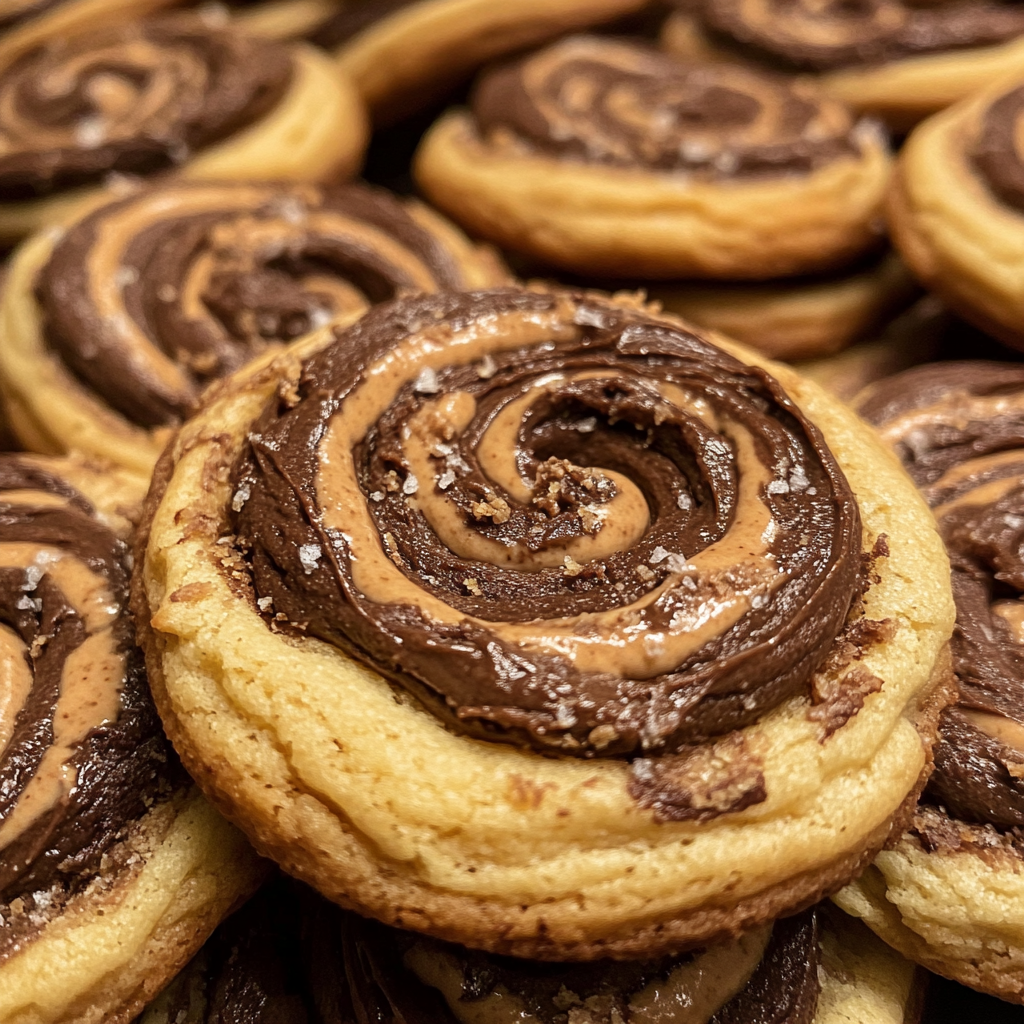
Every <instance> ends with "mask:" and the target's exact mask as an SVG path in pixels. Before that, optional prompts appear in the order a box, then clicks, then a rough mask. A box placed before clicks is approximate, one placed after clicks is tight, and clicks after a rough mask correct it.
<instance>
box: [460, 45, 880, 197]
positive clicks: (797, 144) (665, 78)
mask: <svg viewBox="0 0 1024 1024" xmlns="http://www.w3.org/2000/svg"><path fill="white" fill-rule="evenodd" d="M472 109H473V114H474V117H475V118H476V122H477V126H478V130H479V131H480V133H481V134H482V135H484V136H486V137H487V138H488V139H489V140H490V141H491V142H492V143H494V144H505V145H511V146H520V147H521V146H527V147H530V148H531V149H535V150H540V151H543V152H545V153H551V154H555V155H558V156H563V157H568V158H572V159H575V160H580V161H585V162H595V163H607V164H614V165H619V166H626V167H633V166H636V167H645V168H655V169H659V170H686V171H690V172H693V173H697V174H700V175H702V176H706V177H711V178H726V177H733V176H743V175H754V174H777V173H784V172H787V171H809V170H813V169H815V168H816V167H819V166H821V165H823V164H826V163H829V162H831V161H833V160H835V159H837V158H839V157H841V156H845V155H850V154H858V153H859V152H860V146H859V143H858V131H862V130H864V129H863V128H858V127H857V126H856V125H855V124H854V122H853V119H852V118H851V116H850V114H849V113H848V112H847V111H846V110H845V108H843V107H842V106H840V105H839V104H836V103H833V102H831V101H828V100H824V99H822V98H821V97H819V96H818V95H817V94H816V93H815V92H814V91H813V89H811V88H810V87H808V86H806V85H804V84H802V83H794V82H787V81H784V80H783V79H781V78H774V77H769V76H766V75H763V74H759V73H757V72H754V71H750V70H747V69H745V68H741V67H739V66H735V65H725V64H722V65H702V66H691V65H687V64H684V63H682V62H680V61H679V60H677V59H675V58H673V57H670V56H668V55H666V54H663V53H659V52H658V51H656V50H653V49H651V48H649V47H646V46H641V45H639V44H629V43H621V42H615V41H613V40H608V39H599V38H596V37H581V36H577V37H573V38H570V39H567V40H564V41H563V42H561V43H556V44H555V45H553V46H550V47H548V48H547V49H545V50H542V51H540V52H539V53H537V54H534V55H533V56H530V57H527V58H525V59H521V60H518V61H515V62H513V63H511V64H508V65H506V66H504V67H502V68H499V69H497V70H495V71H493V72H490V73H489V74H487V75H485V76H484V77H483V78H482V79H481V81H480V83H479V84H478V86H477V89H476V92H475V94H474V97H473V101H472Z"/></svg>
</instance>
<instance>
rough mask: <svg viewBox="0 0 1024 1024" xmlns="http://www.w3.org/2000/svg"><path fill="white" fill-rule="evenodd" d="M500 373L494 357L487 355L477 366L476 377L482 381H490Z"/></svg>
mask: <svg viewBox="0 0 1024 1024" xmlns="http://www.w3.org/2000/svg"><path fill="white" fill-rule="evenodd" d="M497 372H498V364H497V363H496V362H495V361H494V357H493V356H491V355H486V356H484V357H483V359H481V360H480V362H479V363H477V364H476V375H477V376H478V377H479V378H480V379H481V380H490V378H491V377H493V376H494V375H495V374H496V373H497Z"/></svg>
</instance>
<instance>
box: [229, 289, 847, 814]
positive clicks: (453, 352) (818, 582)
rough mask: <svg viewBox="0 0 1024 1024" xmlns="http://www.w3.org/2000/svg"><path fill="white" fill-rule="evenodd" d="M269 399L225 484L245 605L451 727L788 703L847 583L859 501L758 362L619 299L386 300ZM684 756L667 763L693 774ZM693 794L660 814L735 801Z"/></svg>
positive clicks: (681, 722) (737, 717) (626, 736)
mask: <svg viewBox="0 0 1024 1024" xmlns="http://www.w3.org/2000/svg"><path fill="white" fill-rule="evenodd" d="M282 394H283V395H284V397H283V398H282V399H280V400H275V401H274V402H273V403H271V405H270V406H268V408H267V409H266V410H265V412H264V413H263V415H262V416H261V417H260V418H259V419H258V420H257V421H256V423H255V424H254V427H253V430H252V433H251V434H250V438H249V441H248V443H247V446H246V448H245V450H244V451H243V454H242V457H241V459H240V462H239V465H238V466H237V468H236V471H235V477H234V479H235V483H234V486H235V493H234V498H233V501H232V508H233V509H234V511H235V513H236V515H235V517H234V528H235V531H236V533H237V535H238V537H239V538H240V541H239V542H240V544H241V545H242V546H243V548H244V549H245V550H246V551H247V557H248V558H249V560H250V562H251V566H252V573H253V578H254V583H255V589H256V593H257V596H258V598H259V601H260V608H261V610H263V611H264V612H265V614H266V615H267V616H268V618H269V619H271V621H274V622H277V623H281V622H284V621H287V622H290V623H292V624H295V625H296V626H297V627H298V628H299V629H300V631H301V632H303V633H304V634H305V635H313V636H317V637H322V638H324V639H326V640H328V641H330V642H331V643H334V644H337V645H338V646H339V647H341V648H342V649H343V650H345V651H346V652H348V653H350V654H351V655H352V656H354V657H356V658H358V659H360V660H363V661H365V662H366V663H368V664H369V665H371V666H372V667H374V668H375V669H377V670H378V671H381V672H383V673H384V674H385V675H386V676H387V677H389V678H390V679H392V680H393V681H394V682H395V683H396V684H397V685H398V686H400V687H402V688H405V689H408V690H409V691H411V692H412V693H414V694H416V695H417V696H418V697H419V698H420V699H421V700H423V701H424V702H425V703H426V704H427V705H428V706H429V707H430V708H431V709H432V710H433V711H434V712H435V713H436V714H438V715H439V716H441V717H442V719H443V720H444V721H446V722H447V723H449V724H450V725H452V726H454V727H455V728H457V729H459V730H461V731H466V732H469V733H470V734H472V735H477V736H481V737H485V738H489V739H497V740H505V741H511V742H516V743H525V744H530V745H532V746H534V747H535V748H538V749H542V750H545V749H548V750H558V751H561V752H564V753H570V754H578V755H585V756H591V755H594V754H599V755H611V754H626V753H632V754H636V753H640V752H642V751H657V752H662V751H666V750H667V751H677V750H680V749H681V748H683V747H685V746H686V745H687V744H692V743H701V742H704V741H706V740H707V739H708V738H710V737H715V736H722V735H724V734H727V733H730V732H731V731H732V730H734V729H737V728H738V727H740V726H743V725H745V724H748V723H750V722H753V721H754V720H756V719H757V718H758V717H759V716H760V715H761V714H763V713H764V712H765V711H766V710H768V709H770V708H772V707H774V706H776V705H777V704H778V703H779V702H780V701H782V700H784V699H785V698H787V697H789V696H792V695H793V694H795V693H800V692H805V691H806V690H807V688H808V682H809V680H810V677H811V675H812V673H813V672H814V670H815V669H816V668H817V667H818V665H819V664H820V662H821V660H822V659H823V658H824V657H825V656H826V654H827V652H828V650H829V645H830V644H831V642H832V640H833V639H834V638H835V637H836V635H837V633H838V632H839V631H840V629H841V628H842V627H843V625H844V622H845V620H846V618H847V614H848V612H849V610H850V606H851V600H852V598H853V596H854V595H855V594H856V593H859V587H860V582H861V575H860V573H861V555H860V551H861V525H860V519H859V514H858V510H857V504H856V501H855V500H854V498H853V496H852V494H851V492H850V488H849V485H848V484H847V482H846V479H845V477H844V476H843V474H842V471H841V470H840V469H839V466H838V465H837V463H836V461H835V459H834V458H833V456H832V454H831V453H830V451H829V450H828V448H827V446H826V444H825V442H824V440H823V438H822V436H821V434H820V432H819V431H818V429H817V428H816V427H815V426H814V425H813V424H811V423H810V422H808V421H807V420H806V419H805V417H804V416H803V414H802V413H801V412H800V410H799V409H798V408H797V407H796V405H795V404H794V403H793V402H792V401H791V400H790V399H789V397H788V396H787V395H786V393H785V392H784V391H783V389H782V388H781V386H780V385H779V384H778V383H777V382H776V381H775V380H774V379H773V378H772V377H771V376H769V374H768V373H766V372H765V371H764V370H761V369H759V368H756V367H748V366H744V365H743V364H741V363H740V362H738V361H737V360H735V359H733V358H732V357H730V356H728V355H727V354H726V353H725V352H723V351H721V350H720V349H718V348H716V347H715V346H713V345H711V344H710V343H708V342H706V341H704V340H702V339H701V338H700V337H698V336H696V335H693V334H690V333H689V332H687V331H686V330H684V329H682V328H681V327H677V326H674V325H671V324H668V323H665V322H660V321H656V320H652V319H649V318H648V317H647V316H646V315H645V314H644V313H642V312H640V311H638V310H636V309H630V308H622V307H616V306H613V305H610V304H608V303H607V302H606V301H603V300H601V299H599V298H592V297H590V296H588V295H586V294H583V293H568V292H566V293H546V292H529V291H518V290H513V289H508V290H496V291H491V292H475V293H469V294H466V295H445V294H442V295H437V296H423V297H419V298H413V299H407V300H403V301H397V302H394V303H391V304H389V305H386V306H381V307H378V308H377V309H375V310H373V311H371V312H370V313H369V314H368V315H367V316H366V317H364V318H363V319H362V320H361V321H360V322H359V323H358V324H356V325H355V326H354V327H352V328H350V329H349V330H347V331H345V332H339V333H338V335H337V340H336V341H335V343H334V344H332V345H330V346H329V347H327V348H326V349H324V350H322V351H321V352H320V353H318V354H316V355H314V356H312V357H311V358H310V359H309V360H308V361H307V362H306V363H305V365H304V367H303V370H302V373H301V377H300V379H299V380H298V381H297V382H296V384H295V387H294V389H293V388H292V387H291V385H289V386H287V387H285V388H283V391H282ZM719 753H721V754H722V756H724V757H725V756H727V755H728V756H727V759H731V760H732V761H733V762H734V767H735V770H736V771H737V772H738V773H739V775H740V776H741V777H742V779H743V780H744V782H743V785H742V786H737V787H736V790H737V792H735V793H734V794H733V795H734V796H735V797H736V799H737V800H738V801H739V804H738V805H737V806H746V805H747V804H748V803H750V802H752V801H754V802H756V800H759V799H764V793H763V785H762V786H761V788H760V790H758V777H759V773H758V771H757V770H756V768H755V767H753V766H752V765H751V763H750V757H749V756H748V755H749V752H748V751H744V750H741V749H739V748H738V747H737V748H736V749H732V748H730V751H724V750H720V751H719ZM691 755H693V752H692V751H689V752H688V753H687V754H686V756H685V757H684V758H683V761H682V762H681V763H680V765H679V769H680V778H682V779H686V778H689V777H690V776H691V775H692V776H693V778H692V779H691V782H694V783H695V784H696V782H698V781H699V780H700V779H703V780H704V784H705V785H706V784H707V778H706V776H707V772H706V771H704V770H703V769H701V768H700V767H699V764H698V763H697V762H700V756H703V755H699V756H698V755H694V756H697V762H693V761H692V759H691ZM634 767H635V768H637V765H636V763H635V764H634ZM706 767H707V766H705V768H706ZM691 769H693V770H692V771H691ZM636 775H637V784H638V785H639V786H640V788H641V789H642V788H643V784H644V782H645V780H649V781H650V782H651V784H652V785H654V786H658V785H660V784H661V783H663V782H664V781H665V780H664V779H662V778H660V777H655V776H656V773H654V774H653V775H652V773H650V772H647V771H645V770H644V769H643V768H642V767H641V768H637V771H636ZM762 783H763V780H762ZM740 790H742V793H740V792H739V791H740ZM691 797H692V799H690V798H687V797H685V796H681V797H680V798H679V801H680V802H679V803H678V804H677V806H676V808H675V812H674V813H677V814H678V816H680V817H701V816H703V815H704V814H705V813H720V812H721V811H723V810H726V809H735V808H729V807H726V806H724V805H723V804H722V803H721V801H722V800H723V799H724V796H723V794H721V793H704V794H703V795H702V796H700V797H697V796H693V794H692V792H691ZM688 800H689V802H688ZM744 800H745V801H746V802H743V801H744ZM670 816H671V815H670Z"/></svg>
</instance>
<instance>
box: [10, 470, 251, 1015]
mask: <svg viewBox="0 0 1024 1024" xmlns="http://www.w3.org/2000/svg"><path fill="white" fill-rule="evenodd" d="M134 486H135V487H137V484H135V485H134ZM137 496H138V495H137V491H136V492H134V493H133V483H132V481H131V480H130V479H128V478H125V477H124V475H123V474H119V473H117V472H116V471H115V472H111V471H110V470H109V469H106V468H96V467H92V466H90V465H89V464H86V463H83V462H81V461H80V460H46V459H40V458H38V457H32V456H24V455H8V454H4V455H0V506H2V516H0V578H2V586H0V606H2V607H0V621H2V628H0V650H2V658H3V674H2V679H0V1019H2V1020H3V1021H5V1022H10V1024H28V1022H39V1021H48V1022H72V1021H74V1022H76V1024H84V1022H96V1024H99V1022H123V1021H127V1020H129V1019H131V1017H132V1016H133V1015H134V1014H135V1013H137V1012H138V1011H139V1010H140V1009H141V1008H142V1007H143V1006H144V1005H145V1004H146V1003H147V1002H149V1001H150V1000H151V999H152V998H153V997H154V996H155V995H156V994H157V993H158V992H159V991H160V989H161V988H162V987H163V986H164V985H165V984H166V983H167V981H168V980H170V978H171V977H173V976H174V974H175V973H177V971H178V970H180V969H181V967H182V966H183V965H184V964H185V963H186V962H187V961H188V960H189V958H190V957H191V956H192V955H193V953H195V951H196V950H197V949H198V948H199V946H201V945H202V943H203V942H204V941H205V939H206V938H207V936H208V935H209V934H210V932H212V931H213V929H214V927H215V926H216V925H217V923H218V922H219V921H220V920H221V918H222V917H223V916H224V915H225V914H226V913H227V912H228V911H229V910H230V909H231V908H232V906H234V905H235V904H237V903H239V902H240V901H241V900H242V899H243V898H244V897H245V896H246V895H248V894H249V893H250V892H252V891H253V890H254V889H255V888H256V886H257V885H258V884H259V881H260V879H261V877H262V875H263V873H264V869H263V868H262V867H261V865H260V864H259V862H258V860H257V858H256V857H255V855H254V854H253V853H252V851H251V850H250V849H249V847H248V845H247V844H246V843H245V841H244V840H243V839H242V837H241V835H239V834H238V833H237V832H236V831H235V830H234V829H233V828H231V826H229V825H228V824H227V823H226V822H225V821H224V820H223V819H222V818H220V816H219V815H218V814H217V813H216V812H215V811H214V810H213V809H212V808H211V807H210V806H209V804H208V803H207V802H206V801H205V799H204V798H203V797H202V795H201V794H200V793H199V792H198V790H197V789H196V788H195V786H194V785H193V784H192V782H191V780H190V779H189V778H188V776H187V775H186V774H185V772H184V771H183V769H182V768H181V766H180V764H179V763H178V761H177V759H176V758H175V756H174V753H173V751H172V750H171V747H170V744H169V743H168V742H167V740H166V738H165V737H164V734H163V732H162V730H161V728H160V722H159V719H158V718H157V714H156V711H155V709H154V708H153V704H152V700H151V698H150V695H149V690H148V686H147V683H146V676H145V671H144V668H143V665H142V658H141V655H140V653H139V651H138V649H137V648H136V647H135V646H134V637H133V629H132V621H131V618H130V615H129V613H128V610H127V597H128V593H127V591H128V571H129V570H128V565H129V553H128V548H127V546H126V544H125V542H124V537H125V536H126V535H127V530H128V526H129V524H128V522H127V520H126V519H125V516H124V511H125V505H127V506H129V508H130V506H131V505H132V504H133V502H134V500H136V499H137Z"/></svg>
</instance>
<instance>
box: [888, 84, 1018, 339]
mask: <svg viewBox="0 0 1024 1024" xmlns="http://www.w3.org/2000/svg"><path fill="white" fill-rule="evenodd" d="M1022 81H1024V71H1022V74H1021V75H1020V76H1018V77H1016V78H1014V79H1013V80H1010V81H1003V82H1002V83H1000V84H999V85H998V86H995V87H992V88H990V89H987V90H985V91H984V92H981V93H979V94H978V95H976V96H973V97H971V98H970V99H968V100H965V101H964V102H963V103H959V104H957V105H956V106H954V107H950V108H949V110H946V111H943V112H942V113H941V114H937V115H936V116H935V117H933V118H930V119H929V120H927V121H925V122H924V124H922V125H920V127H918V128H917V129H916V130H915V131H914V132H913V134H912V135H911V136H910V138H909V139H908V140H907V143H906V145H905V146H904V147H903V152H902V153H901V155H900V159H899V163H898V164H897V170H896V174H895V175H894V178H893V186H892V189H891V192H890V195H889V203H888V206H889V221H890V225H891V228H892V234H893V241H894V243H895V244H896V246H897V247H898V248H899V250H900V252H901V253H902V254H903V257H904V259H905V260H906V261H907V264H908V265H909V266H910V268H911V269H912V270H913V271H914V273H915V274H916V275H917V276H918V277H919V278H920V279H921V281H922V282H923V283H924V284H925V285H926V286H927V287H929V288H931V289H932V290H934V291H936V292H938V293H939V294H940V295H941V296H942V298H943V299H944V300H945V301H946V302H947V303H948V304H949V305H950V306H951V307H953V309H954V310H956V312H958V313H960V314H961V315H962V316H963V317H964V318H965V319H968V320H971V321H972V322H974V323H976V324H977V325H978V326H979V327H981V328H982V329H984V330H987V331H989V332H990V333H992V334H995V335H996V336H998V337H1000V338H1002V339H1003V340H1004V341H1007V342H1009V343H1011V344H1014V345H1017V346H1020V345H1022V344H1024V213H1021V212H1020V211H1018V210H1014V209H1012V208H1010V207H1007V206H1006V205H1004V204H1003V203H1002V202H1001V201H1000V199H999V197H998V196H996V195H995V194H994V193H992V192H991V191H990V190H989V189H988V187H987V186H986V184H985V183H984V181H983V180H981V179H979V177H978V176H977V174H976V172H975V170H974V169H973V168H972V167H971V164H970V152H969V151H970V148H971V146H972V145H973V142H974V139H975V137H976V134H977V126H978V124H979V120H980V118H982V117H983V116H984V112H985V110H986V109H987V108H988V107H989V106H990V105H991V104H992V103H993V102H994V101H995V100H996V99H998V97H999V96H1001V95H1003V93H1005V92H1007V91H1009V90H1010V89H1011V88H1013V87H1015V86H1017V85H1019V84H1020V83H1021V82H1022Z"/></svg>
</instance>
